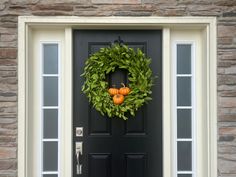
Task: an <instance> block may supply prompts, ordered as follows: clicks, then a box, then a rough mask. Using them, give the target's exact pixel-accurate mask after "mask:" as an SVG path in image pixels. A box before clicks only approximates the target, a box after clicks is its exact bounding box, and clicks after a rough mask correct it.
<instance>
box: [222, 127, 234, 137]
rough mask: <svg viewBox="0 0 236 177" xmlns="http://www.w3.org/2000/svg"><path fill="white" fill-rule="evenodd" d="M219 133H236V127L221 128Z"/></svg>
mask: <svg viewBox="0 0 236 177" xmlns="http://www.w3.org/2000/svg"><path fill="white" fill-rule="evenodd" d="M219 135H236V127H222V128H219Z"/></svg>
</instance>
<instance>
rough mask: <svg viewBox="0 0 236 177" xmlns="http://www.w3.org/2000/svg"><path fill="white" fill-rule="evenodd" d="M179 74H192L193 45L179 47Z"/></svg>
mask: <svg viewBox="0 0 236 177" xmlns="http://www.w3.org/2000/svg"><path fill="white" fill-rule="evenodd" d="M177 73H178V74H191V44H178V45H177Z"/></svg>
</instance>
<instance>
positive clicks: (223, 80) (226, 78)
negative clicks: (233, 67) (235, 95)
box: [218, 75, 236, 85]
mask: <svg viewBox="0 0 236 177" xmlns="http://www.w3.org/2000/svg"><path fill="white" fill-rule="evenodd" d="M218 84H219V85H235V84H236V76H234V75H218Z"/></svg>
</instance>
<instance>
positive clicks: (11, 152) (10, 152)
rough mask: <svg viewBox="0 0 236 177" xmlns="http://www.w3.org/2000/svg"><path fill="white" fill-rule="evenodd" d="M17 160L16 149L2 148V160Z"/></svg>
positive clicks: (0, 150)
mask: <svg viewBox="0 0 236 177" xmlns="http://www.w3.org/2000/svg"><path fill="white" fill-rule="evenodd" d="M12 158H16V148H13V147H0V159H12Z"/></svg>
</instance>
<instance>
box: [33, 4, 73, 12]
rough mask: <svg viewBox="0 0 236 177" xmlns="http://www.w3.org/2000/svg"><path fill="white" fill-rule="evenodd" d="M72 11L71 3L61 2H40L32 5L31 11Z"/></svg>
mask: <svg viewBox="0 0 236 177" xmlns="http://www.w3.org/2000/svg"><path fill="white" fill-rule="evenodd" d="M44 10H45V11H46V10H52V11H73V6H72V5H62V4H45V5H44V4H40V5H36V6H33V7H32V11H44Z"/></svg>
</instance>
